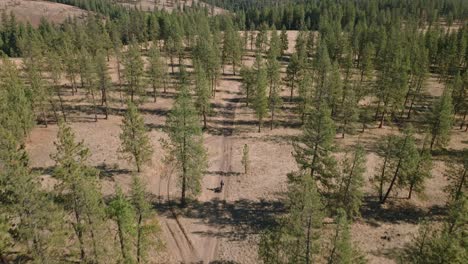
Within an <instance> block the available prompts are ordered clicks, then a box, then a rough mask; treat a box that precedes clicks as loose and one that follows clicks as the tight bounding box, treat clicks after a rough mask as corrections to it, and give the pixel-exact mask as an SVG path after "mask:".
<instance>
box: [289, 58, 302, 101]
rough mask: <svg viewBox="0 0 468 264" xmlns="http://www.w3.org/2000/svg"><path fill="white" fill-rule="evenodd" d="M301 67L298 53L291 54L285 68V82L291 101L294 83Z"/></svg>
mask: <svg viewBox="0 0 468 264" xmlns="http://www.w3.org/2000/svg"><path fill="white" fill-rule="evenodd" d="M302 67H303V65H302V64H301V60H300V59H299V57H298V54H297V53H294V54H293V55H292V56H291V61H290V62H289V64H288V66H287V68H286V84H287V86H289V89H290V90H291V94H290V96H289V101H292V98H293V95H294V88H295V87H296V83H297V81H298V79H299V72H300V70H301V69H302Z"/></svg>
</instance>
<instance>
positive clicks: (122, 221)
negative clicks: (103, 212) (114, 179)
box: [108, 187, 136, 264]
mask: <svg viewBox="0 0 468 264" xmlns="http://www.w3.org/2000/svg"><path fill="white" fill-rule="evenodd" d="M108 214H109V216H110V218H111V219H113V220H114V221H115V222H116V224H117V234H118V236H119V245H120V254H121V256H122V258H121V261H122V262H123V263H128V264H130V263H135V257H134V253H133V250H132V244H133V242H134V241H133V238H134V233H135V219H136V217H135V209H134V208H133V206H132V204H131V203H130V201H128V200H127V198H126V197H125V195H124V194H123V192H122V190H121V189H120V187H117V190H116V194H115V197H114V198H113V199H112V201H111V202H110V203H109V207H108Z"/></svg>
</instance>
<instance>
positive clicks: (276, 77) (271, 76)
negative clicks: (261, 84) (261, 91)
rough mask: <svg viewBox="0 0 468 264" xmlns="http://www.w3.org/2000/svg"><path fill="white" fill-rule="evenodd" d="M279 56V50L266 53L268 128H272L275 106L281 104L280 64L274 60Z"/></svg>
mask: <svg viewBox="0 0 468 264" xmlns="http://www.w3.org/2000/svg"><path fill="white" fill-rule="evenodd" d="M278 56H279V51H278V53H277V54H276V52H274V51H271V49H270V53H269V54H268V60H267V63H266V71H267V79H268V83H269V84H268V86H269V93H268V106H269V108H270V112H271V123H270V129H273V123H274V117H275V112H276V110H277V108H278V107H279V106H280V105H281V103H282V100H281V97H280V92H281V85H280V84H281V75H280V68H281V65H280V64H279V62H278V61H277V60H276V58H277V57H278Z"/></svg>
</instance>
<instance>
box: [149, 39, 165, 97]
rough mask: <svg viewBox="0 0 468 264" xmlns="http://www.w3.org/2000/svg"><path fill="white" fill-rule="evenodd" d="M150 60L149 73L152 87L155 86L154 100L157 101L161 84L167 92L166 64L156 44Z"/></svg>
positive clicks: (150, 54) (150, 51)
mask: <svg viewBox="0 0 468 264" xmlns="http://www.w3.org/2000/svg"><path fill="white" fill-rule="evenodd" d="M148 61H149V67H148V69H147V75H148V79H149V81H150V83H151V87H152V88H153V99H154V102H156V97H157V95H158V89H160V88H161V86H163V87H164V92H166V65H165V62H164V61H163V60H162V58H161V54H160V53H159V49H158V47H157V46H156V45H153V46H151V48H150V50H149V56H148Z"/></svg>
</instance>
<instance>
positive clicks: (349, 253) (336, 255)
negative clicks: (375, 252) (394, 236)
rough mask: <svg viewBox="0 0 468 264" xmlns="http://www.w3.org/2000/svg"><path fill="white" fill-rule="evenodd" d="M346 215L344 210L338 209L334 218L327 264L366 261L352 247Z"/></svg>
mask: <svg viewBox="0 0 468 264" xmlns="http://www.w3.org/2000/svg"><path fill="white" fill-rule="evenodd" d="M347 217H348V216H347V215H346V212H345V211H344V210H342V209H339V210H338V214H337V216H336V218H335V222H336V228H335V233H334V236H333V239H332V249H331V253H330V255H329V257H328V263H329V264H352V263H358V264H364V263H366V262H367V261H366V260H365V258H364V257H363V255H362V254H361V253H360V252H359V251H358V250H357V249H356V248H354V247H353V244H352V242H351V230H350V227H349V222H348V219H347Z"/></svg>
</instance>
